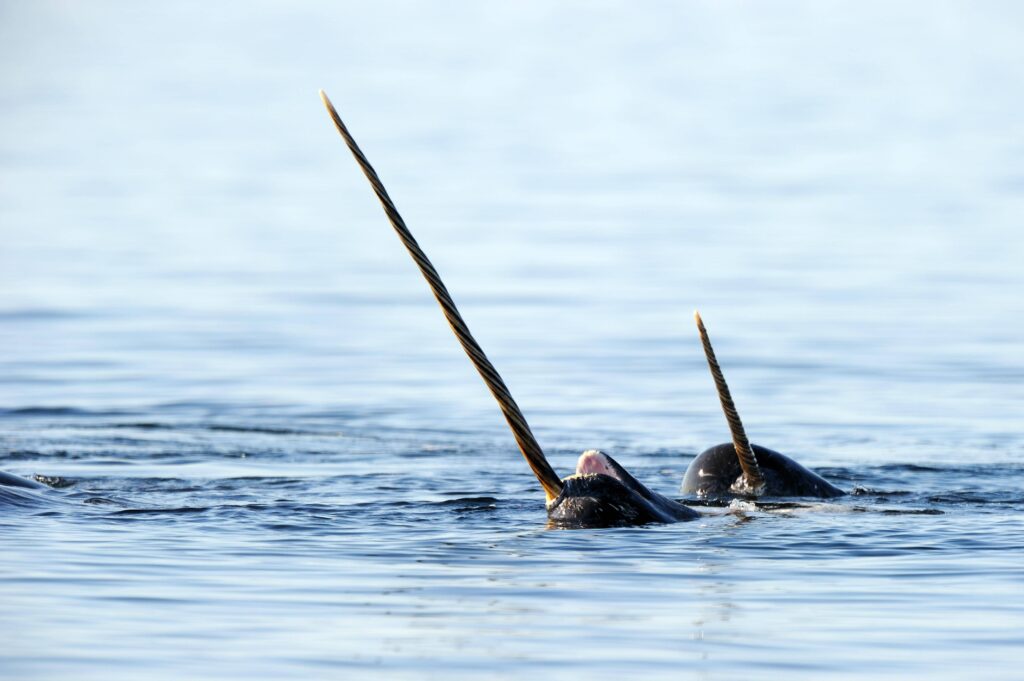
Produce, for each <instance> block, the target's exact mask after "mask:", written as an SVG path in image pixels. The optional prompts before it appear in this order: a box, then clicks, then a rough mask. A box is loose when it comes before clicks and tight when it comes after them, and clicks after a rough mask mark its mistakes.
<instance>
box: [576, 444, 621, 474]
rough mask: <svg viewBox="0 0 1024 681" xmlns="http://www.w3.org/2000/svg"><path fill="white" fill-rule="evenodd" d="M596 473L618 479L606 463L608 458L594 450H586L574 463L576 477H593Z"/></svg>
mask: <svg viewBox="0 0 1024 681" xmlns="http://www.w3.org/2000/svg"><path fill="white" fill-rule="evenodd" d="M598 473H600V474H601V475H609V476H611V477H613V478H616V479H618V477H619V476H618V475H617V474H616V473H615V470H614V469H613V468H612V467H611V465H610V464H609V463H608V457H607V456H605V455H604V454H603V453H601V452H599V451H597V450H596V449H588V450H587V451H585V452H583V453H582V454H580V458H579V461H577V462H576V475H594V474H598Z"/></svg>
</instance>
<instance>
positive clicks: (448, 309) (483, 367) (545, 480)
mask: <svg viewBox="0 0 1024 681" xmlns="http://www.w3.org/2000/svg"><path fill="white" fill-rule="evenodd" d="M320 99H321V100H323V103H324V106H326V107H327V113H329V114H330V115H331V120H333V121H334V126H335V127H336V128H337V129H338V132H339V133H341V136H342V138H343V139H344V140H345V144H347V145H348V148H349V150H350V151H351V152H352V155H353V156H355V157H356V162H357V163H359V167H360V168H362V170H363V174H364V175H366V179H367V180H369V181H370V186H372V187H373V191H374V193H376V194H377V198H378V199H380V203H381V205H382V206H383V207H384V213H385V214H387V216H388V220H389V221H390V222H391V226H392V227H394V228H395V231H396V232H397V233H398V238H399V239H401V240H402V243H403V244H405V247H406V249H407V250H408V251H409V255H411V256H412V259H413V260H414V261H415V262H416V265H417V266H418V267H419V268H420V272H421V273H422V274H423V277H424V278H425V279H426V280H427V283H428V284H429V285H430V290H431V291H433V293H434V297H435V298H437V302H438V303H439V304H440V305H441V311H442V312H444V316H445V319H447V320H448V324H449V325H450V326H451V327H452V331H453V332H455V337H456V338H457V339H458V340H459V343H461V344H462V349H463V350H465V351H466V354H467V355H469V359H470V361H471V362H473V366H475V367H476V370H477V371H478V372H480V376H481V377H482V378H483V379H484V383H486V384H487V387H488V388H489V389H490V391H491V394H492V395H494V399H496V400H497V401H498V406H499V407H501V413H502V414H504V415H505V420H506V421H508V426H509V428H511V429H512V436H513V437H515V439H516V444H518V445H519V449H520V451H522V453H523V456H524V457H525V458H526V463H528V464H530V469H531V470H533V474H534V475H536V476H537V480H539V481H540V484H541V487H543V488H544V493H545V495H546V496H547V500H548V502H549V503H550V502H551V501H553V500H554V499H555V497H557V496H558V494H559V493H560V492H561V491H562V481H561V480H560V479H559V478H558V475H557V474H556V473H555V471H554V469H552V468H551V465H550V464H549V463H548V460H547V459H546V458H545V457H544V451H543V450H542V449H541V448H540V445H539V444H538V443H537V439H536V438H535V437H534V436H533V433H532V432H531V431H530V426H529V425H528V424H527V423H526V418H525V417H524V416H523V412H522V411H520V410H519V406H518V405H517V404H516V401H515V400H514V399H512V395H511V393H509V391H508V388H507V387H505V382H504V381H502V380H501V376H499V375H498V372H497V371H496V370H495V368H494V365H493V364H491V362H490V360H488V359H487V355H485V354H484V351H483V350H482V349H481V348H480V345H479V344H478V343H477V342H476V339H474V338H473V335H472V334H471V333H470V332H469V327H468V326H466V322H465V321H463V319H462V315H460V314H459V310H458V308H456V307H455V301H453V300H452V297H451V295H450V294H449V293H448V289H447V288H445V285H444V282H442V281H441V277H440V275H438V273H437V270H435V269H434V266H433V265H432V264H431V263H430V260H429V259H428V258H427V254H426V253H424V252H423V249H421V248H420V246H419V244H418V243H416V239H414V238H413V236H412V234H411V233H410V232H409V228H408V227H406V226H405V220H403V219H402V216H401V215H399V214H398V209H397V208H395V204H394V203H393V202H392V201H391V197H389V196H388V192H387V190H386V189H384V184H383V183H382V182H381V181H380V178H379V177H377V173H376V172H375V171H374V169H373V166H371V165H370V162H369V161H368V160H366V156H364V155H363V152H362V151H361V150H360V149H359V145H358V144H356V141H355V140H354V139H353V138H352V135H351V134H350V133H349V131H348V128H346V127H345V124H344V123H342V122H341V117H340V116H338V112H337V111H335V109H334V105H332V104H331V100H329V99H328V98H327V94H326V93H325V92H324V91H323V90H320Z"/></svg>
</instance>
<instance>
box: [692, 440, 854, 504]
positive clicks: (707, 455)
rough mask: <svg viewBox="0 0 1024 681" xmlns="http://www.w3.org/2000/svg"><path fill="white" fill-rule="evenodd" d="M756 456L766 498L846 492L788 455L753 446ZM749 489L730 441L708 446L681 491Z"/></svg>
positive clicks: (705, 495) (709, 494)
mask: <svg viewBox="0 0 1024 681" xmlns="http://www.w3.org/2000/svg"><path fill="white" fill-rule="evenodd" d="M751 448H752V449H753V451H754V456H755V457H757V463H758V466H759V467H760V469H761V475H762V477H763V478H764V488H763V489H762V491H761V493H760V495H759V496H765V497H819V498H822V499H829V498H833V497H841V496H843V495H845V494H846V492H844V491H843V490H841V489H839V488H838V487H836V486H835V485H833V484H832V483H830V482H829V481H828V480H826V479H825V478H823V477H821V476H820V475H818V474H817V473H815V472H814V471H812V470H809V469H807V468H804V467H803V466H801V465H800V464H799V463H797V462H796V461H794V460H793V459H791V458H789V457H788V456H786V455H785V454H779V453H778V452H776V451H774V450H772V449H768V448H767V447H762V446H761V445H751ZM745 489H749V487H748V486H747V485H745V484H744V482H743V469H742V468H741V467H740V462H739V459H738V458H737V456H736V448H735V447H734V446H733V444H732V443H731V442H729V443H725V444H720V445H715V446H714V447H711V448H710V449H705V450H704V451H703V452H701V453H700V454H699V455H697V458H696V459H694V460H693V461H691V462H690V467H689V468H687V469H686V475H684V476H683V486H682V489H681V490H680V491H681V492H682V493H683V494H684V495H687V496H696V497H700V498H702V499H716V498H723V497H730V496H745V492H744V491H743V490H745Z"/></svg>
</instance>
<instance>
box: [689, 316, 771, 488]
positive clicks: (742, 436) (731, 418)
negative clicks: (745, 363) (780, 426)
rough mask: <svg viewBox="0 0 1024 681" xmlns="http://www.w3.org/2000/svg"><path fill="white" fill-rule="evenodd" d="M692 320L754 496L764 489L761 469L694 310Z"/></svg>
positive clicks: (734, 444)
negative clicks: (698, 334)
mask: <svg viewBox="0 0 1024 681" xmlns="http://www.w3.org/2000/svg"><path fill="white" fill-rule="evenodd" d="M693 318H694V319H695V320H696V321H697V331H698V333H700V342H701V344H702V345H703V346H704V355H705V356H706V357H707V358H708V368H709V369H711V377H712V378H713V379H715V388H717V389H718V399H719V401H720V402H721V403H722V411H723V412H725V420H726V421H728V422H729V432H730V433H731V434H732V446H733V447H734V448H735V449H736V456H737V458H738V459H739V461H740V468H741V469H742V470H743V479H744V481H745V482H746V485H747V488H748V489H750V490H751V491H753V492H754V493H755V494H756V493H757V491H758V490H760V489H762V488H763V487H764V476H763V475H762V474H761V467H760V466H759V465H758V464H757V457H756V456H754V450H753V449H752V448H751V447H750V440H748V439H747V433H746V431H745V430H744V429H743V422H742V421H740V415H739V413H738V412H737V411H736V405H735V404H734V403H733V401H732V395H731V394H730V393H729V386H728V385H727V384H726V382H725V376H724V375H723V374H722V368H721V367H720V366H718V360H717V359H716V358H715V351H714V349H713V348H712V347H711V339H710V338H708V332H707V329H705V328H704V320H702V319H701V318H700V312H697V311H696V310H694V312H693Z"/></svg>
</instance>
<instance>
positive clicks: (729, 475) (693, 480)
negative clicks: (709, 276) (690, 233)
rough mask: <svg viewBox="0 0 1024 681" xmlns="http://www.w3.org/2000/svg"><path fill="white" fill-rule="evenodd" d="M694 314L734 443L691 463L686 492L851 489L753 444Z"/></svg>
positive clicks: (822, 493) (707, 495)
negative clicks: (843, 487)
mask: <svg viewBox="0 0 1024 681" xmlns="http://www.w3.org/2000/svg"><path fill="white" fill-rule="evenodd" d="M694 318H695V320H696V322H697V331H698V332H699V333H700V340H701V344H702V345H703V346H704V354H705V356H706V357H707V360H708V367H709V368H710V369H711V376H712V378H713V379H714V381H715V387H716V388H717V389H718V398H719V401H720V402H721V403H722V411H723V412H725V419H726V421H728V422H729V430H730V431H731V433H732V440H733V441H732V443H731V444H720V445H716V446H714V447H711V448H710V449H706V450H704V451H703V452H701V453H700V454H698V455H697V458H695V459H694V460H693V461H691V462H690V466H689V468H687V469H686V474H685V475H684V476H683V485H682V490H681V491H682V493H683V494H685V495H690V496H697V497H700V498H703V499H715V498H723V497H733V496H740V497H762V496H765V497H819V498H823V499H828V498H832V497H840V496H843V495H844V494H846V492H844V491H843V490H841V489H839V488H838V487H836V486H835V485H833V484H832V483H830V482H829V481H828V480H826V479H825V478H823V477H821V476H820V475H818V474H817V473H815V472H814V471H811V470H809V469H807V468H804V467H803V466H801V465H800V464H799V463H797V462H796V461H794V460H793V459H791V458H789V457H788V456H785V455H784V454H779V453H778V452H776V451H773V450H771V449H768V448H767V447H761V446H760V445H752V444H750V441H749V440H748V439H747V434H746V431H745V430H744V428H743V422H742V421H740V416H739V413H738V412H737V411H736V405H735V404H734V403H733V401H732V395H731V394H730V392H729V386H728V385H727V384H726V382H725V375H724V374H723V373H722V369H721V367H720V366H719V365H718V359H717V358H716V357H715V351H714V349H713V348H712V347H711V339H710V338H708V332H707V329H705V328H704V321H703V320H702V319H701V318H700V313H694Z"/></svg>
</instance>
